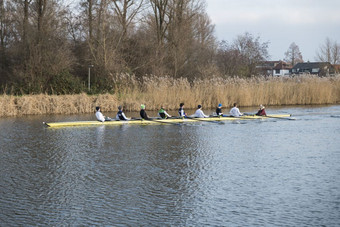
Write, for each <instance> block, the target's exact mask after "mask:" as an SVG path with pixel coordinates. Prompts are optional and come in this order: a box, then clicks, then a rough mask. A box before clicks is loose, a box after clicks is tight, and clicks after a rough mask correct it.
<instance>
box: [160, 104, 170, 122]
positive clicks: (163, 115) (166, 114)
mask: <svg viewBox="0 0 340 227" xmlns="http://www.w3.org/2000/svg"><path fill="white" fill-rule="evenodd" d="M158 115H159V116H160V117H161V118H163V119H166V118H168V117H171V115H170V114H168V113H167V112H166V111H165V110H164V107H163V106H162V107H161V109H160V110H159V111H158Z"/></svg>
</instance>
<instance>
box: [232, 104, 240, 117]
mask: <svg viewBox="0 0 340 227" xmlns="http://www.w3.org/2000/svg"><path fill="white" fill-rule="evenodd" d="M230 115H231V116H233V117H239V116H242V115H243V113H241V112H240V110H239V108H238V107H237V103H236V102H235V103H234V107H233V108H231V110H230Z"/></svg>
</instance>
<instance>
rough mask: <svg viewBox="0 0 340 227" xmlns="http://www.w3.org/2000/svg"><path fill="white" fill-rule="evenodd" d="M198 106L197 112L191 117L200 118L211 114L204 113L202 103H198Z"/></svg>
mask: <svg viewBox="0 0 340 227" xmlns="http://www.w3.org/2000/svg"><path fill="white" fill-rule="evenodd" d="M197 108H198V109H197V110H196V112H195V113H194V114H193V115H191V117H199V118H205V117H209V116H207V115H205V114H204V113H203V111H202V106H201V105H198V106H197Z"/></svg>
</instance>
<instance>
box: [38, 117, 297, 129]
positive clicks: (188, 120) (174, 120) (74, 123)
mask: <svg viewBox="0 0 340 227" xmlns="http://www.w3.org/2000/svg"><path fill="white" fill-rule="evenodd" d="M290 116H291V115H290V114H272V115H268V116H256V115H251V116H241V117H209V118H184V119H182V118H171V119H152V120H129V121H105V122H100V121H70V122H51V123H45V122H44V124H45V125H47V126H48V127H72V126H91V125H93V126H96V125H125V124H129V125H132V124H139V125H140V124H169V125H171V124H179V123H193V122H200V121H207V122H216V121H235V120H252V119H267V118H279V119H280V118H286V119H289V117H290Z"/></svg>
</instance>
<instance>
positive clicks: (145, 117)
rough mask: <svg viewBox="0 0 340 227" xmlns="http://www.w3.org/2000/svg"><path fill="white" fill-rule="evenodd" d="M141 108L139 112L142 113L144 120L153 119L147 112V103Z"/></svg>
mask: <svg viewBox="0 0 340 227" xmlns="http://www.w3.org/2000/svg"><path fill="white" fill-rule="evenodd" d="M140 108H141V110H140V112H139V114H140V116H141V118H142V119H144V120H151V119H150V118H149V117H148V115H147V114H146V112H145V105H144V104H142V105H140Z"/></svg>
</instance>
